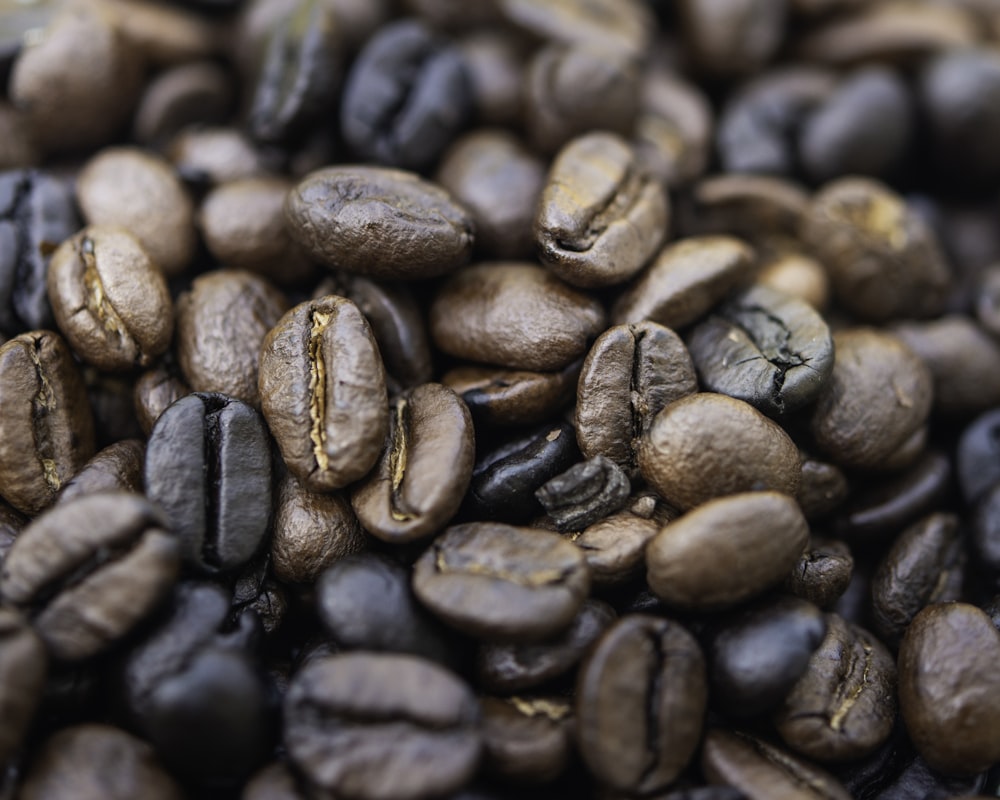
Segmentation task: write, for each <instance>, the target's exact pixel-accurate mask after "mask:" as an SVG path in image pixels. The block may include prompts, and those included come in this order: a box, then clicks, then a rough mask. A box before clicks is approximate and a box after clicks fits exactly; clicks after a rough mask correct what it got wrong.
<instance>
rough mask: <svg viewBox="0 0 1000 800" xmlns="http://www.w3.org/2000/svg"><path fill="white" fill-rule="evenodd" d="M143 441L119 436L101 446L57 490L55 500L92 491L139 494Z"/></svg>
mask: <svg viewBox="0 0 1000 800" xmlns="http://www.w3.org/2000/svg"><path fill="white" fill-rule="evenodd" d="M145 451H146V443H145V442H144V441H142V440H141V439H123V440H122V441H119V442H115V443H114V444H110V445H108V446H107V447H105V448H104V449H103V450H101V451H100V452H98V453H97V454H96V455H95V456H94V457H93V458H91V459H90V461H88V462H87V463H86V464H84V465H83V467H82V468H81V469H80V471H79V472H78V473H76V475H74V476H73V477H72V479H71V480H70V481H68V482H67V483H66V484H65V485H64V486H63V487H62V489H61V490H60V492H59V496H58V497H57V498H56V502H59V503H65V502H66V501H68V500H72V499H73V498H74V497H80V496H81V495H85V494H94V493H96V492H116V491H121V492H132V493H133V494H142V464H143V458H144V455H145Z"/></svg>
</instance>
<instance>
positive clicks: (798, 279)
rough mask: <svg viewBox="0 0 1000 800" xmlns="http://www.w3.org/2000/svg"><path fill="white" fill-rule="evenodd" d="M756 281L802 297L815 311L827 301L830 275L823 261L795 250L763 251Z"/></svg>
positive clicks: (820, 309) (826, 303)
mask: <svg viewBox="0 0 1000 800" xmlns="http://www.w3.org/2000/svg"><path fill="white" fill-rule="evenodd" d="M757 283H759V284H760V285H761V286H767V287H769V288H771V289H776V290H777V291H779V292H784V293H785V294H787V295H791V296H792V297H797V298H799V299H800V300H804V301H805V302H807V303H808V304H809V305H811V306H812V307H813V308H815V309H816V310H817V311H822V310H823V309H825V308H826V307H827V305H828V304H829V302H830V277H829V275H828V274H827V272H826V270H825V269H824V268H823V265H822V264H820V263H819V262H818V261H817V260H816V259H815V258H811V257H809V256H807V255H805V254H804V253H800V252H797V251H794V250H791V251H788V252H779V253H776V254H774V255H772V256H769V255H766V254H765V255H763V256H762V257H761V267H760V272H758V273H757Z"/></svg>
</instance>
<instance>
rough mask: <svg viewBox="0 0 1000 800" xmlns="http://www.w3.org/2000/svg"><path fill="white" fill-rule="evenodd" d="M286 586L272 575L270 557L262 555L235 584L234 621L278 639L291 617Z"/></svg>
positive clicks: (290, 601) (246, 567)
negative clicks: (287, 619)
mask: <svg viewBox="0 0 1000 800" xmlns="http://www.w3.org/2000/svg"><path fill="white" fill-rule="evenodd" d="M289 594H290V593H289V591H288V589H286V588H285V585H284V584H282V583H279V582H278V581H276V580H275V579H274V577H273V576H272V574H271V559H270V553H267V552H266V551H265V552H263V553H260V554H258V555H257V556H256V557H255V558H253V559H252V560H251V561H249V562H248V563H247V564H246V565H245V566H244V567H243V568H242V569H241V570H240V571H239V573H237V575H236V580H235V583H234V584H233V602H232V615H231V616H232V617H233V619H234V620H235V624H237V625H240V626H244V625H245V626H246V627H248V628H250V629H251V630H252V631H254V632H256V631H257V629H258V627H259V628H262V629H263V631H264V634H265V635H266V636H269V637H272V638H274V634H275V632H277V631H278V630H279V629H280V628H281V627H282V625H283V624H284V622H285V618H286V617H287V616H288V612H289V610H290V608H289V607H290V605H291V603H292V599H293V598H291V597H290V596H289Z"/></svg>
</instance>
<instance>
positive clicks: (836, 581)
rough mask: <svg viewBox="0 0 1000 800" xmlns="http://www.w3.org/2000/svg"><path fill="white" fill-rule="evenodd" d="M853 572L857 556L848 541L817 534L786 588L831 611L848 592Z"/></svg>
mask: <svg viewBox="0 0 1000 800" xmlns="http://www.w3.org/2000/svg"><path fill="white" fill-rule="evenodd" d="M853 572H854V558H853V557H852V556H851V549H850V548H849V547H848V546H847V545H846V544H845V543H844V542H841V541H839V540H837V539H819V538H815V537H814V538H812V539H811V540H810V541H809V545H808V547H807V548H806V551H805V552H804V553H803V554H802V555H801V556H800V557H799V560H798V563H797V564H796V565H795V566H794V567H792V571H791V573H790V574H789V575H788V577H787V578H785V581H784V583H783V584H782V589H784V590H785V591H786V592H790V593H791V594H794V595H795V596H796V597H801V598H802V599H803V600H808V601H809V602H810V603H814V604H816V605H817V606H819V607H820V608H822V609H823V610H824V611H829V610H830V609H832V608H833V606H834V605H835V604H836V602H837V600H839V599H840V597H841V596H842V595H843V594H844V592H846V591H847V587H848V585H849V584H850V582H851V575H852V574H853Z"/></svg>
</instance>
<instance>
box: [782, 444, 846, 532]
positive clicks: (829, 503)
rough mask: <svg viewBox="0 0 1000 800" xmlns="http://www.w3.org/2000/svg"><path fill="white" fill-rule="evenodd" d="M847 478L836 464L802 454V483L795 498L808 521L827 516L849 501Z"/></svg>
mask: <svg viewBox="0 0 1000 800" xmlns="http://www.w3.org/2000/svg"><path fill="white" fill-rule="evenodd" d="M849 493H850V488H849V487H848V484H847V477H846V476H845V475H844V473H843V471H842V470H841V469H840V468H839V467H837V466H836V465H835V464H829V463H827V462H825V461H819V460H817V459H815V458H811V457H809V456H808V455H806V454H805V453H803V454H802V481H801V483H800V484H799V492H798V494H797V495H796V496H795V499H796V500H798V502H799V505H800V506H801V507H802V513H803V514H805V515H806V519H809V520H814V519H817V518H821V517H824V516H827V515H828V514H830V513H831V512H832V511H834V510H836V509H837V508H838V507H839V506H840V505H841V504H842V503H843V502H844V500H846V499H847V496H848V494H849Z"/></svg>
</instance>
